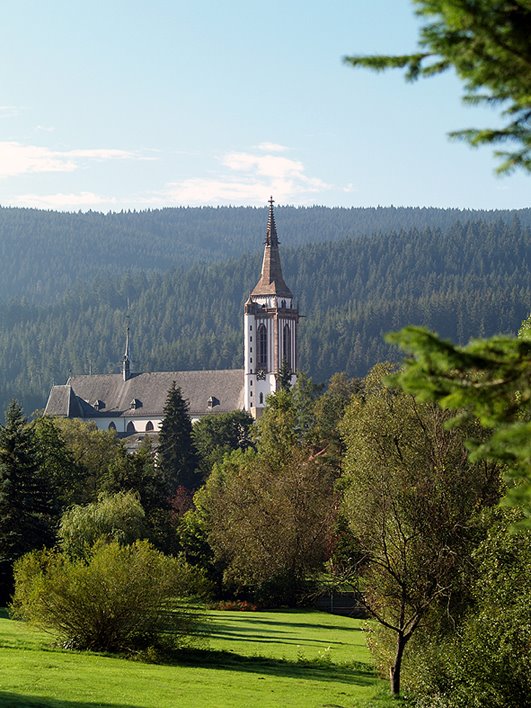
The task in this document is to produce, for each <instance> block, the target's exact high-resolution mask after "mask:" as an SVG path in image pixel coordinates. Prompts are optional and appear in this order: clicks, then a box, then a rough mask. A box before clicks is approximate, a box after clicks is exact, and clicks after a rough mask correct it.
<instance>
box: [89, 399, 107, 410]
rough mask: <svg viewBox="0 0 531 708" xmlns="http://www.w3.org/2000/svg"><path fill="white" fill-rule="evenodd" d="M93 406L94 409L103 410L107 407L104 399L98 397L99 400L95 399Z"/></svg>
mask: <svg viewBox="0 0 531 708" xmlns="http://www.w3.org/2000/svg"><path fill="white" fill-rule="evenodd" d="M92 407H93V408H94V410H96V411H101V410H102V409H103V408H105V403H104V402H103V401H100V400H99V399H97V400H96V401H94V403H93V404H92Z"/></svg>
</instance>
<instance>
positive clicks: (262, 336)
mask: <svg viewBox="0 0 531 708" xmlns="http://www.w3.org/2000/svg"><path fill="white" fill-rule="evenodd" d="M257 366H258V367H259V368H261V369H267V329H266V326H265V325H264V324H261V325H259V327H258V361H257Z"/></svg>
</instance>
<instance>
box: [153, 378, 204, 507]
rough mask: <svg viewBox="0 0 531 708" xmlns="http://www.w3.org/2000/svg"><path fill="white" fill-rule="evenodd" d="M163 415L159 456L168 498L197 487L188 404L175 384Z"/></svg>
mask: <svg viewBox="0 0 531 708" xmlns="http://www.w3.org/2000/svg"><path fill="white" fill-rule="evenodd" d="M163 413H164V419H163V421H162V425H161V428H160V435H159V449H158V456H159V467H160V471H161V473H162V475H163V477H164V479H165V483H166V488H167V491H168V497H170V496H173V494H174V493H175V492H176V490H177V488H178V487H181V486H183V487H186V488H187V489H192V488H194V487H195V486H197V476H196V474H195V469H196V466H197V455H196V451H195V448H194V444H193V441H192V421H191V420H190V416H189V414H188V402H187V401H185V400H184V398H183V396H182V392H181V389H180V388H179V387H178V386H176V385H175V381H174V382H173V384H172V386H171V388H170V390H169V391H168V397H167V398H166V404H165V406H164V411H163Z"/></svg>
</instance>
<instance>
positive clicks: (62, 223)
mask: <svg viewBox="0 0 531 708" xmlns="http://www.w3.org/2000/svg"><path fill="white" fill-rule="evenodd" d="M276 215H277V224H278V228H279V235H280V240H281V242H282V244H283V246H288V245H289V246H298V245H302V244H305V243H317V242H324V241H340V240H343V239H346V238H355V237H361V236H370V235H373V234H379V233H381V234H385V233H390V232H392V231H398V230H400V229H404V230H409V229H412V228H417V229H425V228H428V227H429V228H432V229H435V228H440V229H442V230H444V231H446V230H447V229H448V228H450V227H452V226H453V225H454V224H456V223H466V222H469V221H473V220H476V221H477V220H480V219H481V220H482V221H483V222H485V223H489V224H492V223H494V222H496V221H499V220H503V221H505V222H511V221H512V219H513V218H514V216H515V215H517V217H518V219H519V220H520V222H521V223H522V224H523V225H527V226H531V209H523V210H519V211H516V212H511V211H498V212H494V211H493V212H489V211H468V210H458V209H431V208H430V209H428V208H422V209H421V208H394V207H381V208H380V207H379V208H352V209H343V208H333V209H330V208H326V207H308V208H304V207H299V208H295V207H278V208H277V209H276ZM266 221H267V210H266V209H265V208H261V209H256V208H250V207H219V208H214V207H205V208H188V207H184V208H179V209H161V210H155V211H143V212H126V213H109V214H101V213H97V212H88V213H75V214H72V213H70V214H68V213H66V214H65V213H59V212H53V211H42V210H37V209H18V208H5V207H4V208H2V207H0V263H1V264H2V277H1V279H0V302H1V301H4V302H5V301H6V300H8V299H10V298H21V297H23V298H25V299H26V300H27V301H30V302H41V303H42V302H43V301H47V302H52V301H53V300H54V299H56V298H57V297H62V296H63V295H64V293H65V292H68V291H70V290H72V289H73V288H76V290H81V289H82V290H85V289H87V288H89V289H90V288H92V287H93V283H94V281H95V279H99V280H101V279H102V278H116V277H119V276H120V275H121V274H123V273H125V272H127V271H130V270H132V269H139V270H155V271H160V272H162V271H167V270H169V269H171V268H175V267H176V266H190V265H191V264H194V263H198V262H201V261H202V262H211V261H219V260H220V259H222V260H225V259H226V258H229V257H231V256H239V255H241V254H242V253H257V252H258V251H259V250H260V248H261V244H262V241H263V237H264V235H265V227H266Z"/></svg>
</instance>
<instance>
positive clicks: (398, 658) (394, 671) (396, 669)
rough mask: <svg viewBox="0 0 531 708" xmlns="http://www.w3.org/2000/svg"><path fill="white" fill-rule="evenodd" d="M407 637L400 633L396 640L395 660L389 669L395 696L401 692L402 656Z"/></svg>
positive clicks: (392, 691)
mask: <svg viewBox="0 0 531 708" xmlns="http://www.w3.org/2000/svg"><path fill="white" fill-rule="evenodd" d="M406 642H407V639H405V638H404V635H403V634H401V633H399V634H398V637H397V640H396V654H395V661H394V663H393V665H392V666H391V668H390V669H389V681H390V684H391V693H392V694H393V696H398V695H399V693H400V671H401V669H402V656H403V654H404V649H405V647H406Z"/></svg>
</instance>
